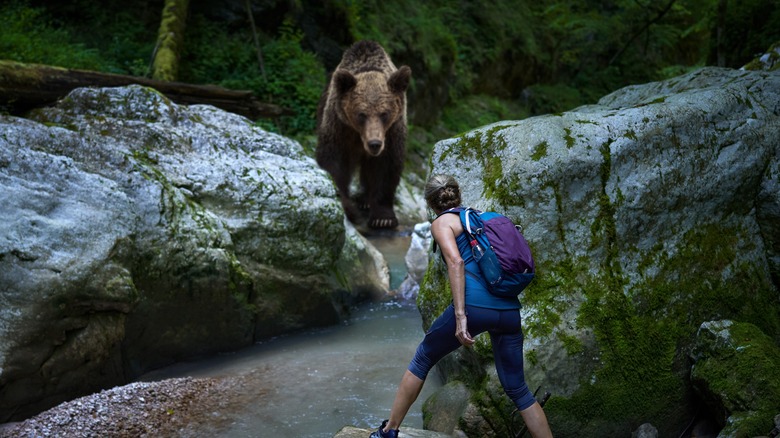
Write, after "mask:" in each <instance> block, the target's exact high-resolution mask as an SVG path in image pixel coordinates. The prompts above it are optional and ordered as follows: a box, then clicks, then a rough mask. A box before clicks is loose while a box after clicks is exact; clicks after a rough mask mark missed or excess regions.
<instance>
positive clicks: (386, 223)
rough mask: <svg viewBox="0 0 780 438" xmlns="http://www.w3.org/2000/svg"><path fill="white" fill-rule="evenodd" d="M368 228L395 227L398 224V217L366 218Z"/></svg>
mask: <svg viewBox="0 0 780 438" xmlns="http://www.w3.org/2000/svg"><path fill="white" fill-rule="evenodd" d="M368 226H369V227H370V228H395V227H397V226H398V219H396V218H395V217H384V218H373V219H369V220H368Z"/></svg>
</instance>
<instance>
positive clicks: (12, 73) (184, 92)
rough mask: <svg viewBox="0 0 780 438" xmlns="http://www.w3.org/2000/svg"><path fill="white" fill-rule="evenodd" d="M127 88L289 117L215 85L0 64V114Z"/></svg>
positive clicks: (250, 95) (177, 99)
mask: <svg viewBox="0 0 780 438" xmlns="http://www.w3.org/2000/svg"><path fill="white" fill-rule="evenodd" d="M130 84H139V85H144V86H147V87H150V88H154V89H156V90H157V91H159V92H160V93H162V94H164V95H165V96H167V97H168V98H169V99H171V100H172V101H174V102H176V103H179V104H185V105H190V104H198V103H202V104H208V105H213V106H215V107H217V108H221V109H223V110H225V111H230V112H233V113H236V114H240V115H243V116H245V117H248V118H250V119H252V120H257V119H258V118H273V117H278V116H281V115H288V114H292V111H290V110H288V109H284V108H282V107H279V106H276V105H272V104H268V103H263V102H260V101H258V100H257V99H256V98H255V96H254V94H253V93H252V91H250V90H230V89H227V88H222V87H217V86H215V85H193V84H185V83H181V82H166V81H157V80H154V79H148V78H142V77H136V76H126V75H117V74H111V73H100V72H94V71H87V70H68V69H64V68H59V67H50V66H46V65H37V64H21V63H18V62H13V61H0V110H3V109H4V110H7V111H9V112H11V113H12V114H17V115H21V114H23V113H24V112H26V111H28V110H30V109H32V108H37V107H41V106H45V105H50V104H52V103H54V102H56V101H57V100H58V99H61V98H63V97H65V96H66V95H67V94H68V93H69V92H70V91H71V90H73V89H74V88H79V87H95V86H97V87H119V86H124V85H130Z"/></svg>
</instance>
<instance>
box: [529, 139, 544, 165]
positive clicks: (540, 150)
mask: <svg viewBox="0 0 780 438" xmlns="http://www.w3.org/2000/svg"><path fill="white" fill-rule="evenodd" d="M547 147H548V144H547V141H542V142H541V143H539V144H537V145H536V146H534V151H533V153H531V159H532V160H534V161H539V160H541V159H542V158H544V157H546V156H547Z"/></svg>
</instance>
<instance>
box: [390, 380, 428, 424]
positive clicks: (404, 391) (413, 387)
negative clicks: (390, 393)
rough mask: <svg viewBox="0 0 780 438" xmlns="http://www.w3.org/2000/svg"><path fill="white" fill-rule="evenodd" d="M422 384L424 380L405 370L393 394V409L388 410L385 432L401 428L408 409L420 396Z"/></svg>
mask: <svg viewBox="0 0 780 438" xmlns="http://www.w3.org/2000/svg"><path fill="white" fill-rule="evenodd" d="M423 383H425V380H422V379H420V378H419V377H417V376H415V375H414V374H412V372H411V371H409V370H406V372H405V373H404V376H403V377H402V378H401V383H400V384H399V385H398V391H397V392H396V393H395V401H393V407H392V409H391V410H390V419H389V420H388V421H387V426H385V429H384V431H385V432H387V431H388V430H390V429H398V428H399V427H401V422H402V421H404V418H405V417H406V414H407V413H408V412H409V408H410V407H411V406H412V404H413V403H414V401H415V400H417V396H419V395H420V391H421V390H422V387H423Z"/></svg>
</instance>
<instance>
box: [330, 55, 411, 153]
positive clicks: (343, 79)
mask: <svg viewBox="0 0 780 438" xmlns="http://www.w3.org/2000/svg"><path fill="white" fill-rule="evenodd" d="M411 75H412V70H411V69H410V68H409V67H408V66H405V65H404V66H402V67H401V68H399V69H398V70H396V71H394V72H393V73H392V74H390V76H387V75H386V74H385V73H384V72H381V71H376V70H367V71H363V72H357V73H355V74H352V73H350V72H348V71H346V70H337V71H336V72H335V73H334V74H333V84H334V89H335V92H336V93H337V98H338V102H339V103H338V105H339V107H340V108H339V109H340V111H339V113H340V114H339V116H340V117H341V118H342V119H343V121H344V122H345V123H346V124H348V125H349V126H351V127H352V129H354V130H355V131H357V132H358V133H359V134H360V139H361V140H362V141H363V148H364V149H365V151H366V153H368V154H369V155H372V156H377V155H379V154H381V153H382V151H383V150H384V149H385V133H386V132H387V130H388V129H389V128H390V127H391V126H393V124H394V123H396V122H397V121H398V120H399V119H402V118H403V119H405V118H406V89H407V88H408V87H409V79H410V78H411Z"/></svg>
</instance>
